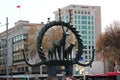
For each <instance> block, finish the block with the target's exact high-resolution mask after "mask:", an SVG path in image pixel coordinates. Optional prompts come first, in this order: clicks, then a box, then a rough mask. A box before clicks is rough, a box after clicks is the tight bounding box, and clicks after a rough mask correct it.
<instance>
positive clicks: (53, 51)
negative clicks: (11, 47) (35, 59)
mask: <svg viewBox="0 0 120 80" xmlns="http://www.w3.org/2000/svg"><path fill="white" fill-rule="evenodd" d="M70 12H71V10H69V15H71V13H70ZM59 16H60V18H59V21H52V22H49V23H47V24H46V25H45V26H44V27H43V28H42V29H41V31H40V32H39V35H38V37H37V51H38V55H39V58H40V59H41V61H40V62H39V63H36V64H32V63H29V61H28V60H27V58H26V55H25V50H23V55H24V58H25V62H26V63H27V64H28V65H29V66H32V67H38V66H40V65H43V64H44V65H46V66H47V68H48V78H47V79H46V80H65V79H67V78H69V79H71V80H77V79H75V78H74V77H72V76H73V65H74V64H78V65H80V66H89V65H91V63H92V62H93V60H94V50H93V54H92V59H91V61H90V62H89V63H87V64H84V63H80V61H79V60H80V58H81V55H82V54H83V44H82V39H81V35H80V34H79V32H78V31H77V30H76V28H75V27H73V25H71V24H70V22H71V17H70V18H69V23H66V22H64V21H61V14H60V9H59ZM53 26H60V27H61V28H62V37H61V38H60V39H59V40H56V41H54V42H53V44H52V45H53V46H52V47H51V48H49V49H48V56H47V57H46V56H45V53H44V52H43V48H42V40H43V37H44V35H45V33H46V31H47V30H48V29H50V28H52V27H53ZM64 28H66V29H64ZM69 30H70V31H71V32H72V33H73V34H74V36H75V38H76V40H77V43H76V44H72V43H71V44H69V45H68V46H67V47H65V46H66V42H65V40H66V38H67V37H68V36H69V32H68V31H69ZM75 45H77V49H76V50H77V51H76V53H74V54H75V55H76V56H75V57H74V58H73V56H72V49H73V48H74V46H75ZM61 54H62V55H61ZM53 57H54V58H53ZM47 58H48V59H47ZM57 66H64V70H63V71H62V72H61V73H63V76H57V70H56V67H57Z"/></svg>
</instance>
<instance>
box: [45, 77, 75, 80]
mask: <svg viewBox="0 0 120 80" xmlns="http://www.w3.org/2000/svg"><path fill="white" fill-rule="evenodd" d="M44 80H77V79H76V78H74V77H70V76H66V77H65V78H64V79H63V77H62V76H60V77H49V78H47V79H44Z"/></svg>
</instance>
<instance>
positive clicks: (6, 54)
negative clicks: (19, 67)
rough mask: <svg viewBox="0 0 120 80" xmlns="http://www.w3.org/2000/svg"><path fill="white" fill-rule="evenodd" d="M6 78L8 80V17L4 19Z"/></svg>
mask: <svg viewBox="0 0 120 80" xmlns="http://www.w3.org/2000/svg"><path fill="white" fill-rule="evenodd" d="M6 77H7V80H9V71H8V17H6Z"/></svg>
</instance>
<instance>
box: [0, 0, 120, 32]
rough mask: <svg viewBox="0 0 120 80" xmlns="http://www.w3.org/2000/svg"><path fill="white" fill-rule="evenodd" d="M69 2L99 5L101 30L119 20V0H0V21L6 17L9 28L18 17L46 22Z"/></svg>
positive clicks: (3, 20) (0, 27) (1, 29)
mask: <svg viewBox="0 0 120 80" xmlns="http://www.w3.org/2000/svg"><path fill="white" fill-rule="evenodd" d="M70 4H77V5H91V6H101V19H102V31H104V28H105V27H106V26H107V25H109V24H111V23H112V22H113V21H120V1H119V0H0V23H1V25H4V24H5V23H6V17H8V18H9V28H11V27H14V23H15V22H17V21H18V20H20V19H21V20H28V21H30V22H31V23H41V22H46V21H47V18H48V17H50V18H51V20H54V14H53V12H54V11H55V10H58V8H63V7H65V6H68V5H70ZM17 5H20V6H21V8H16V6H17ZM4 30H5V26H0V32H1V31H4Z"/></svg>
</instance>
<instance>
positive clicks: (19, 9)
mask: <svg viewBox="0 0 120 80" xmlns="http://www.w3.org/2000/svg"><path fill="white" fill-rule="evenodd" d="M17 8H18V12H19V13H18V14H19V20H21V6H20V5H17Z"/></svg>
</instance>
